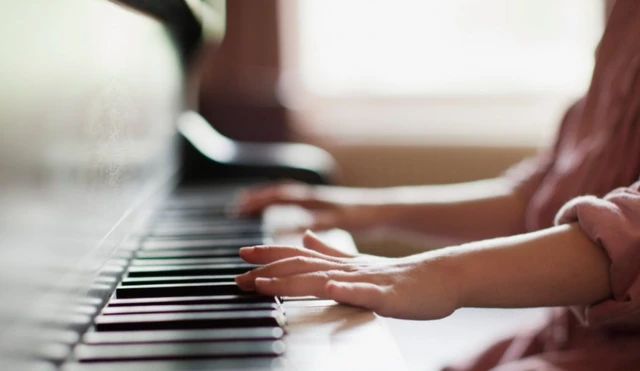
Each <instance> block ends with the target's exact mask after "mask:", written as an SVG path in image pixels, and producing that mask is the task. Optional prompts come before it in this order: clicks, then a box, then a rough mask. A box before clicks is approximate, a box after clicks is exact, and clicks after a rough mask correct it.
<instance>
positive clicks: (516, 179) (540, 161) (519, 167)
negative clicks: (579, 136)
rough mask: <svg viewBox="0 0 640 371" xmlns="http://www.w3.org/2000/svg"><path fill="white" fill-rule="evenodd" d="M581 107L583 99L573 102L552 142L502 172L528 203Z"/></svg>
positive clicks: (547, 170) (571, 127)
mask: <svg viewBox="0 0 640 371" xmlns="http://www.w3.org/2000/svg"><path fill="white" fill-rule="evenodd" d="M583 109H584V99H579V100H578V101H576V102H575V103H573V104H572V105H571V106H570V107H569V108H568V109H567V111H566V112H565V114H564V116H563V118H562V121H560V127H559V128H558V132H557V133H556V137H555V140H554V144H553V145H552V146H551V147H549V148H546V149H544V150H542V151H540V152H539V153H538V154H537V155H535V156H533V157H531V158H528V159H525V160H524V161H522V162H520V163H518V164H516V165H514V166H512V167H511V168H509V169H508V170H507V171H506V172H505V173H504V176H505V177H506V178H507V179H508V180H509V181H510V182H511V184H512V186H513V188H514V190H515V192H516V194H517V195H518V196H519V197H520V198H521V199H523V200H525V202H527V203H528V201H529V200H530V199H531V197H532V196H533V194H534V193H535V191H536V190H537V189H538V188H539V186H540V183H542V181H543V180H544V178H545V176H546V175H547V173H548V172H549V170H550V169H551V167H552V166H553V164H554V162H555V160H556V157H557V154H558V148H559V147H560V144H561V142H562V140H563V139H564V137H565V136H566V134H567V133H568V132H570V131H572V130H574V127H575V125H576V123H578V122H579V120H578V119H579V118H580V116H581V115H582V110H583Z"/></svg>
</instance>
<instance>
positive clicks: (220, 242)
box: [142, 237, 267, 250]
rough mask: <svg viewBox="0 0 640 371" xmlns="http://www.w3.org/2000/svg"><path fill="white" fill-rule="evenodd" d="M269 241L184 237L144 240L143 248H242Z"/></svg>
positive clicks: (260, 239)
mask: <svg viewBox="0 0 640 371" xmlns="http://www.w3.org/2000/svg"><path fill="white" fill-rule="evenodd" d="M264 243H267V239H265V238H256V237H253V238H230V239H215V238H207V239H195V240H191V239H184V240H173V239H172V240H169V239H158V240H144V241H143V242H142V249H143V250H164V249H214V248H227V249H228V248H233V247H235V248H240V247H243V246H253V245H261V244H264Z"/></svg>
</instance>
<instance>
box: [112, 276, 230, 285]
mask: <svg viewBox="0 0 640 371" xmlns="http://www.w3.org/2000/svg"><path fill="white" fill-rule="evenodd" d="M234 277H235V276H234V275H218V276H173V277H172V276H169V277H132V278H125V279H124V280H122V282H121V283H120V285H122V286H141V285H167V284H178V283H209V282H234Z"/></svg>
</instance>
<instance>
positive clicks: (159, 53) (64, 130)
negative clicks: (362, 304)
mask: <svg viewBox="0 0 640 371" xmlns="http://www.w3.org/2000/svg"><path fill="white" fill-rule="evenodd" d="M207 3H208V5H209V6H210V7H209V8H206V9H208V10H207V11H208V12H209V13H208V17H206V19H208V20H209V21H212V20H213V21H216V20H217V21H218V22H221V23H220V24H209V25H206V24H205V25H204V26H210V27H208V28H207V32H202V27H203V24H202V23H199V22H198V21H199V20H201V19H204V18H202V13H203V9H204V8H202V6H203V3H201V2H200V1H195V0H163V1H161V0H157V1H155V0H154V1H146V0H122V1H113V2H112V1H106V0H56V1H50V0H31V1H2V2H0V53H1V55H0V60H1V63H2V65H1V67H2V68H0V128H1V133H0V369H2V370H56V369H62V370H67V371H72V370H75V371H84V370H110V371H111V370H228V369H243V370H274V369H280V368H281V366H282V367H285V368H286V369H289V370H303V369H314V367H321V369H327V367H326V365H328V364H335V365H338V364H340V365H343V366H344V364H343V363H337V362H338V361H339V360H340V361H341V362H342V361H343V360H347V361H348V362H347V364H350V365H351V366H353V364H354V362H356V361H357V362H358V364H362V362H365V363H367V362H368V365H369V366H367V369H373V368H378V367H381V369H389V368H388V365H389V363H385V362H384V361H388V360H389V359H390V358H389V357H386V358H384V361H381V360H379V359H378V357H371V356H370V354H369V353H371V352H372V350H373V354H378V355H379V354H383V353H384V352H380V351H378V352H376V351H375V349H376V347H377V348H383V349H387V348H389V346H388V344H387V342H386V341H385V338H383V337H379V335H380V333H384V331H382V330H381V329H380V328H378V327H379V326H370V325H367V324H372V323H374V322H375V321H374V320H375V317H373V316H372V314H371V313H370V312H363V311H359V310H357V309H354V308H341V309H340V308H338V307H335V308H333V304H335V303H321V302H317V303H314V302H304V301H293V302H291V303H290V304H289V305H288V306H287V302H284V303H283V301H282V300H281V299H280V298H275V297H265V296H260V295H256V294H252V293H246V292H241V291H239V290H238V289H237V287H236V286H235V283H234V282H233V277H234V275H235V274H238V273H240V272H244V271H246V270H248V269H251V268H252V266H250V265H247V264H245V263H244V262H242V261H241V259H239V256H238V248H239V247H241V246H245V245H251V244H259V243H263V242H268V241H270V235H269V232H268V230H267V229H265V227H264V224H263V221H262V220H261V219H259V218H257V219H242V220H239V219H235V218H232V217H230V216H228V215H227V213H226V212H225V205H227V204H228V203H229V202H230V201H231V200H232V199H233V197H234V195H235V193H236V192H237V191H238V189H240V187H242V186H245V185H247V184H252V183H253V182H255V180H253V181H252V180H249V179H251V178H257V179H258V180H259V179H264V178H274V177H276V178H280V177H287V176H290V177H294V178H297V179H300V180H305V181H315V182H322V181H326V179H327V174H328V173H329V170H330V165H331V161H330V159H329V158H328V157H327V156H326V155H325V154H324V153H323V152H322V151H319V150H317V149H315V148H312V147H310V146H304V145H284V144H283V145H264V144H259V145H257V144H251V143H244V144H243V143H234V142H232V141H229V140H228V139H226V138H224V137H222V136H220V135H219V134H217V133H216V132H215V131H214V130H212V129H211V128H210V127H209V126H208V124H207V123H206V122H204V123H203V120H202V119H201V118H200V117H199V116H198V115H197V114H195V113H194V112H190V111H189V110H190V109H192V108H193V107H190V106H189V105H188V101H189V99H188V98H189V96H188V94H187V93H188V92H189V91H190V90H191V87H190V86H189V81H190V78H189V76H190V73H191V71H190V69H191V66H192V64H193V55H194V50H195V49H196V48H197V46H198V43H200V42H201V40H200V39H201V37H202V35H203V34H207V33H208V34H209V35H210V36H211V35H212V37H213V39H214V40H218V41H219V40H220V39H221V38H222V34H223V31H224V2H223V1H218V0H211V1H207ZM185 112H186V113H185ZM214 124H215V123H214ZM179 131H181V132H182V134H183V135H184V136H185V137H186V138H188V139H190V140H191V141H192V143H190V144H184V143H187V142H180V141H181V140H184V139H180V135H179V134H178V132H179ZM180 143H183V145H180ZM180 148H182V151H183V152H182V153H183V154H184V155H186V156H187V157H188V158H187V161H188V164H190V165H189V166H184V165H185V164H184V163H181V161H180V158H181V156H180V152H181V151H180ZM196 152H198V153H199V152H202V153H204V155H200V156H201V157H200V158H194V154H195V153H196ZM292 155H293V156H292ZM181 170H185V171H183V172H182V175H181V173H180V172H181ZM187 170H188V171H187ZM198 175H203V178H206V182H207V184H204V185H203V184H195V183H194V176H195V177H197V176H198ZM184 176H187V177H188V179H185V178H184ZM230 176H233V177H239V178H242V180H241V182H240V183H238V181H233V180H230V179H229V177H230ZM347 237H348V236H347ZM306 308H310V309H308V310H307V309H306ZM325 311H326V313H328V314H330V315H329V318H325V317H324V314H323V313H324V312H325ZM307 312H308V313H307ZM332 313H333V314H332ZM307 314H308V317H307ZM321 314H322V315H321ZM292 319H293V321H291V320H292ZM292 329H293V331H290V332H289V334H286V332H287V331H288V330H292ZM307 334H311V336H310V337H309V339H310V341H306V340H305V341H301V340H300V339H306V338H307V337H308V336H307ZM354 334H356V335H358V337H356V336H355V335H354ZM359 335H362V336H359ZM352 339H359V340H357V341H352ZM347 340H349V341H347ZM334 343H335V344H342V343H344V344H346V343H350V344H351V343H352V344H355V348H353V347H352V348H353V349H352V348H344V349H343V348H337V347H336V348H334V345H331V344H334ZM291 344H295V346H298V348H299V349H298V350H295V349H294V351H293V352H289V349H288V348H289V345H291ZM295 346H294V348H295ZM347 349H348V350H347ZM334 353H335V354H337V356H336V357H333V355H334ZM283 354H284V356H283ZM347 354H348V355H349V356H346V355H347ZM365 355H367V356H366V357H365ZM391 359H394V360H395V358H393V357H391ZM300 365H303V366H300ZM351 366H349V367H348V368H345V369H353V367H351ZM374 366H375V367H374ZM341 367H342V366H340V367H337V368H336V367H333V369H342V368H341ZM345 367H346V366H345Z"/></svg>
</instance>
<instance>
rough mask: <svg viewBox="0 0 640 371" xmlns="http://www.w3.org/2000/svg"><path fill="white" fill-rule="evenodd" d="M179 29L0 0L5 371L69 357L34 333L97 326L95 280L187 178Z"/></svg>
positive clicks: (71, 4) (134, 15) (125, 15)
mask: <svg viewBox="0 0 640 371" xmlns="http://www.w3.org/2000/svg"><path fill="white" fill-rule="evenodd" d="M158 2H160V1H158ZM175 27H177V26H173V25H171V26H170V25H168V24H167V22H164V21H159V18H158V17H151V16H149V15H147V14H145V13H144V12H139V11H133V10H132V9H131V8H127V7H124V6H122V5H119V4H115V3H114V2H110V1H106V0H89V1H87V0H56V1H50V0H30V1H0V60H1V61H2V68H0V85H1V86H2V88H0V133H1V134H0V364H6V362H9V361H12V362H18V363H20V362H22V361H24V360H27V359H30V358H33V357H34V356H36V355H39V356H41V357H42V356H46V357H49V356H51V357H54V356H55V357H59V356H61V355H63V354H64V351H65V348H64V344H62V346H60V345H61V344H59V342H58V341H53V342H51V344H52V346H50V347H49V346H48V344H47V343H45V344H40V343H38V344H39V345H41V346H40V347H39V348H38V347H35V344H34V340H36V339H34V337H33V336H31V335H29V336H23V335H24V334H34V332H33V331H25V329H33V328H38V326H40V327H41V328H43V329H46V330H47V331H49V332H51V331H53V332H56V331H60V333H63V334H64V333H66V332H65V331H70V330H75V329H77V328H79V327H82V326H86V325H87V323H86V321H85V322H83V321H84V320H85V319H86V318H87V315H84V314H82V313H79V312H78V311H82V310H86V309H87V308H86V305H87V304H89V305H99V304H96V303H91V302H84V301H83V300H85V299H86V298H87V293H89V292H91V293H95V294H98V293H100V292H104V291H100V287H98V286H99V285H98V286H95V285H93V286H92V282H93V280H94V278H95V277H96V275H97V274H98V273H99V272H100V270H101V269H103V268H104V266H105V263H106V262H107V260H108V259H109V257H110V256H111V254H112V253H113V251H114V249H115V247H116V246H117V245H118V244H120V243H121V242H122V241H123V239H124V237H125V236H127V235H128V234H129V233H130V231H131V229H132V228H133V227H134V226H135V223H134V222H135V221H136V220H138V219H139V217H140V216H141V215H143V214H144V212H145V210H148V207H149V206H146V204H145V202H147V201H148V202H152V201H153V200H152V197H151V195H155V194H157V192H158V190H160V189H162V187H164V186H166V185H168V182H169V181H170V179H172V177H173V176H174V174H176V171H177V157H178V156H177V147H176V137H177V131H176V126H175V125H176V120H177V117H178V116H179V114H180V113H181V112H183V111H184V110H185V107H184V100H185V99H184V90H185V89H184V87H185V84H186V82H185V81H184V63H183V57H182V53H183V50H182V47H180V48H178V47H177V45H176V42H175V38H174V36H172V35H173V33H174V32H175V31H174V30H175ZM187 29H188V28H187ZM187 34H188V33H187ZM185 45H186V44H185ZM114 272H115V271H114ZM114 274H115V273H114ZM103 286H104V284H103ZM35 333H37V332H35ZM54 345H55V346H54ZM35 348H38V349H35ZM47 349H48V351H47V352H44V353H42V350H47ZM53 350H55V352H54V351H53ZM47 354H48V356H47ZM38 364H41V362H40V361H38V362H35V363H34V365H38ZM25 369H26V368H25Z"/></svg>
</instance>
